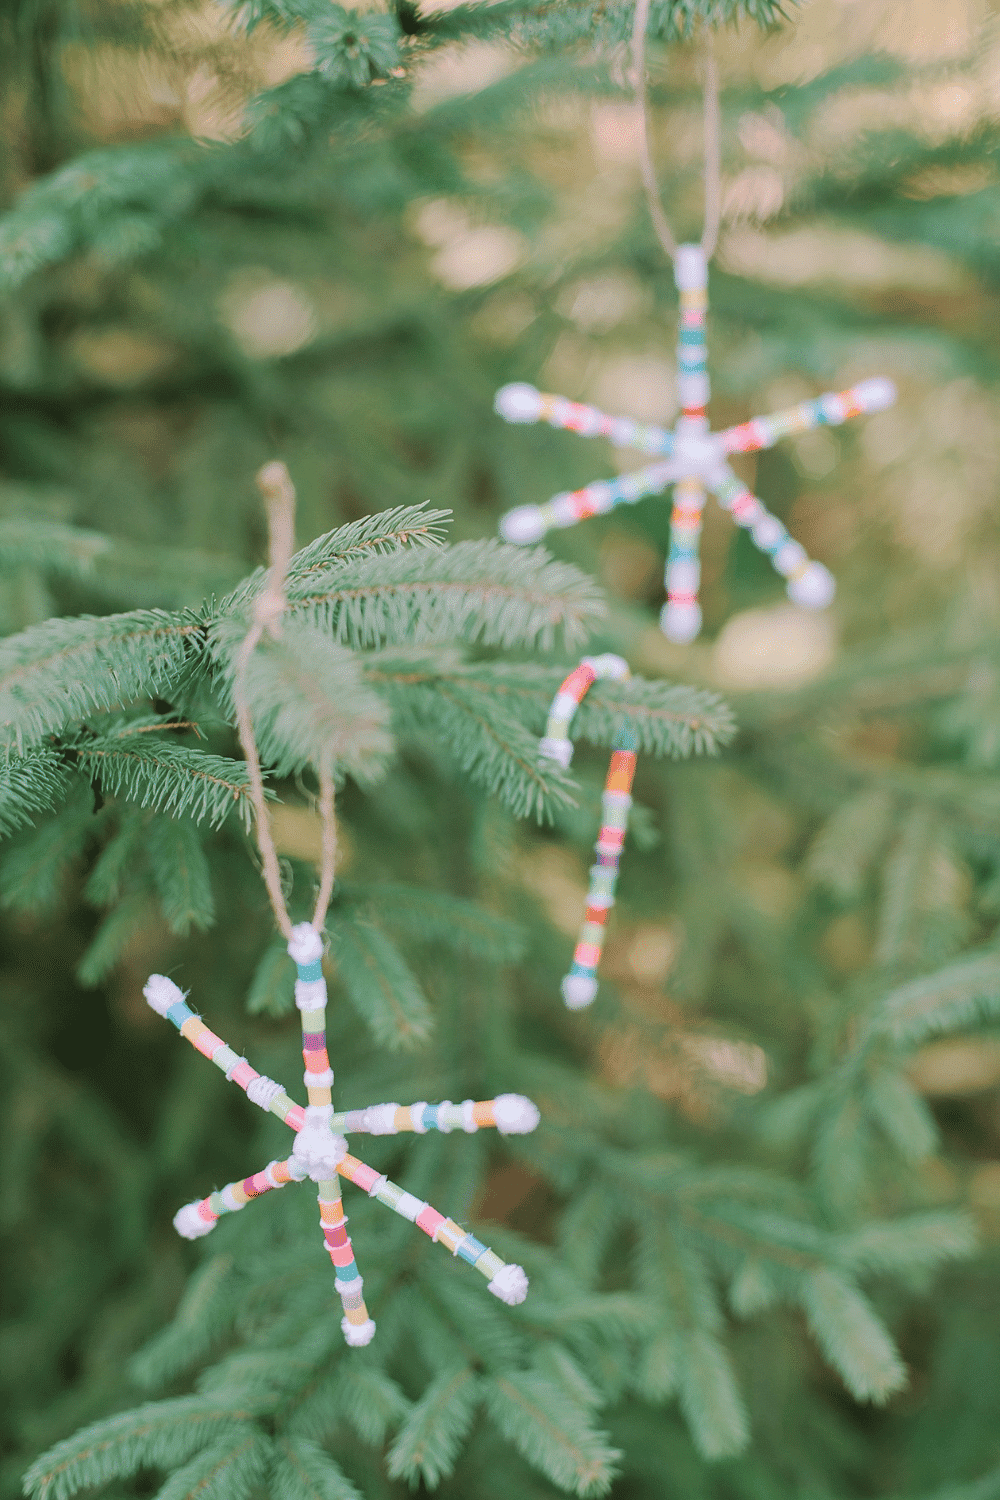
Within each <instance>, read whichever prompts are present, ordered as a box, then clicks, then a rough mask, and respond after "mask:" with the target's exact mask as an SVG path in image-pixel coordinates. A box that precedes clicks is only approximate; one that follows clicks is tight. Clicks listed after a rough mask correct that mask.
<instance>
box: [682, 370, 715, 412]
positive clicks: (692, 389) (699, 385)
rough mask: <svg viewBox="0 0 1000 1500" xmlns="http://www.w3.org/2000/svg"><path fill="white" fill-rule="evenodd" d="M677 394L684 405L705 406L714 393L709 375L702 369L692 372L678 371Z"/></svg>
mask: <svg viewBox="0 0 1000 1500" xmlns="http://www.w3.org/2000/svg"><path fill="white" fill-rule="evenodd" d="M677 394H678V395H679V397H680V400H681V405H682V406H705V405H706V404H707V402H708V398H709V396H710V395H711V394H712V391H711V387H710V386H709V383H708V376H707V375H706V374H704V373H703V372H702V371H700V370H699V371H697V372H692V373H691V374H683V373H678V376H677Z"/></svg>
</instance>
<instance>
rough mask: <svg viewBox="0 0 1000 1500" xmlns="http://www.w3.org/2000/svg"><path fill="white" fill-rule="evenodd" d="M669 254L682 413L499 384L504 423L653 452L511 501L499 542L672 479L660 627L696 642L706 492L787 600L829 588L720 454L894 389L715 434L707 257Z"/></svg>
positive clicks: (865, 389)
mask: <svg viewBox="0 0 1000 1500" xmlns="http://www.w3.org/2000/svg"><path fill="white" fill-rule="evenodd" d="M673 263H674V277H675V280H676V282H677V289H678V292H679V295H680V328H679V332H678V343H677V388H678V397H679V406H680V416H679V417H678V419H677V422H676V424H675V426H674V427H673V428H669V429H668V428H664V427H651V426H646V425H644V424H642V423H640V422H635V421H633V420H632V419H631V418H629V417H611V416H608V415H606V414H605V413H604V412H602V411H598V410H597V409H596V408H595V407H593V406H585V405H582V404H581V403H579V402H576V401H568V400H567V399H566V398H565V397H564V396H551V395H547V394H545V393H543V392H542V391H538V390H536V389H535V387H534V386H531V385H522V384H515V385H505V386H504V387H503V388H502V389H501V390H500V391H498V393H497V398H496V410H497V412H498V414H499V415H500V416H501V417H503V418H504V420H505V421H507V422H517V423H520V422H548V423H549V425H550V426H551V427H565V428H568V429H569V430H570V431H571V432H578V433H580V434H581V436H583V437H606V438H608V439H610V441H611V442H612V443H614V444H615V446H616V447H618V448H636V449H638V450H639V451H640V452H643V453H650V454H657V455H659V458H658V461H657V462H656V463H653V464H650V465H648V467H646V468H644V469H637V470H635V471H634V472H632V473H629V474H623V475H621V477H620V478H618V479H608V480H603V479H599V480H595V481H594V482H593V483H592V484H588V485H585V486H584V488H583V489H581V490H574V491H572V492H570V491H563V492H561V493H560V494H558V495H553V497H552V499H551V500H549V501H547V502H546V503H545V504H544V505H520V506H518V507H517V508H516V509H515V510H511V511H508V512H507V514H506V515H505V516H504V517H503V518H502V520H501V522H500V533H501V535H502V536H503V538H504V540H505V541H508V542H519V543H524V544H527V543H531V542H538V541H540V540H541V538H542V537H543V536H544V535H545V533H546V532H547V531H549V530H550V529H551V528H553V527H556V526H574V525H575V524H576V523H577V521H583V520H585V519H586V518H587V517H588V516H594V515H602V514H604V513H605V512H606V511H610V510H613V509H614V508H615V506H617V505H634V504H635V502H636V501H637V500H641V499H642V498H643V496H645V495H659V494H662V493H663V492H664V491H665V490H667V489H669V488H670V487H671V486H672V487H673V489H674V501H673V510H672V513H671V517H670V553H669V556H668V559H667V566H666V574H665V580H664V581H665V585H666V591H667V602H666V604H665V605H664V606H663V609H662V610H661V612H660V628H661V629H662V631H663V633H664V635H665V636H666V637H667V638H668V640H671V641H677V642H687V641H692V640H694V638H695V636H697V634H698V632H699V630H700V629H701V607H700V605H699V603H698V588H699V584H700V581H701V564H700V562H699V557H698V545H699V538H700V536H701V525H702V511H703V510H704V507H705V501H706V499H707V494H708V492H709V491H710V492H711V493H712V494H713V495H714V496H715V497H716V499H717V500H718V502H719V504H720V505H721V506H722V507H723V509H724V510H728V511H729V512H730V514H731V515H732V517H733V519H734V520H735V521H736V523H737V525H739V526H743V527H745V529H746V530H747V532H748V533H749V535H750V537H751V539H752V541H753V542H754V544H755V545H756V546H757V547H758V548H759V549H760V551H761V552H763V553H765V554H766V556H768V557H769V558H770V559H771V562H772V563H773V565H774V567H775V568H776V570H777V571H778V572H779V573H780V574H781V575H782V576H783V577H784V578H786V579H787V580H788V582H787V593H788V597H789V598H790V599H792V600H793V601H794V602H795V603H796V604H801V605H805V606H806V607H807V608H808V609H823V608H825V606H826V605H828V604H829V603H830V601H831V600H832V599H833V596H834V592H835V584H834V580H833V577H832V575H831V574H830V572H829V571H828V569H826V568H825V567H824V566H823V564H822V563H819V562H814V561H812V560H811V559H810V558H809V557H808V556H807V554H806V552H805V550H804V549H803V548H802V547H801V546H800V544H799V543H798V542H796V541H794V540H793V538H792V537H791V536H790V535H789V533H788V531H787V530H786V528H785V527H784V525H783V524H782V523H781V521H779V520H778V518H777V516H773V515H772V514H771V512H770V511H769V510H767V508H766V507H765V506H764V504H763V502H762V501H760V500H759V499H758V498H757V496H756V495H754V494H752V493H751V492H750V490H749V489H748V488H747V486H746V485H745V484H744V483H743V481H742V480H741V479H739V478H738V477H737V475H736V474H735V473H734V472H733V470H732V468H731V467H730V465H729V463H728V458H729V455H730V454H733V453H755V452H759V451H760V450H761V449H763V448H772V447H773V446H774V445H775V443H777V442H778V441H779V440H780V439H781V438H785V437H791V436H793V435H794V434H796V433H800V432H807V431H809V430H810V429H811V428H814V427H832V426H838V425H839V424H840V423H841V422H846V421H847V420H848V418H850V417H855V416H860V415H862V414H863V413H867V412H876V411H883V410H884V409H885V408H886V407H888V406H891V405H892V403H893V401H894V400H895V399H896V388H895V386H894V385H893V383H892V381H891V380H886V379H883V378H878V377H876V378H874V379H871V380H864V381H862V382H861V383H860V384H859V385H855V386H851V387H850V389H848V390H846V391H838V392H828V393H827V394H825V395H822V396H818V397H816V399H815V400H813V401H804V402H802V404H801V405H799V406H795V407H792V408H790V409H789V410H788V411H782V412H774V413H772V414H771V415H770V416H764V417H753V418H752V419H751V420H750V421H749V422H744V423H742V424H741V425H740V426H738V427H728V428H726V429H725V430H724V431H723V432H712V431H711V430H710V428H709V422H708V417H707V415H706V411H705V408H706V406H707V404H708V399H709V380H708V370H707V367H706V355H707V351H706V348H705V317H706V313H707V310H708V258H707V256H706V254H705V251H704V249H703V248H702V246H700V245H678V246H677V247H676V250H675V252H674V254H673Z"/></svg>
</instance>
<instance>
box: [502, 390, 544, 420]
mask: <svg viewBox="0 0 1000 1500" xmlns="http://www.w3.org/2000/svg"><path fill="white" fill-rule="evenodd" d="M493 410H494V411H495V412H496V414H497V416H498V417H503V419H504V421H505V422H537V421H538V418H539V416H540V415H541V410H542V395H541V392H540V391H537V390H536V389H535V387H534V386H533V385H526V384H525V383H524V382H523V381H515V382H514V384H513V385H505V386H501V388H500V390H498V391H497V393H496V398H495V400H494V402H493Z"/></svg>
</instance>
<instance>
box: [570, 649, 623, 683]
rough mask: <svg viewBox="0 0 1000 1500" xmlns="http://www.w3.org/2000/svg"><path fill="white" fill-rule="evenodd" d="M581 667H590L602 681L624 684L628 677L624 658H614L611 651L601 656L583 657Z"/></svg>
mask: <svg viewBox="0 0 1000 1500" xmlns="http://www.w3.org/2000/svg"><path fill="white" fill-rule="evenodd" d="M582 665H584V666H587V667H590V668H591V670H592V671H593V673H594V675H595V677H600V678H601V680H602V681H608V682H624V681H625V680H626V678H627V677H628V676H629V675H630V674H629V665H628V662H627V661H626V660H625V658H624V656H616V655H615V654H614V652H613V651H606V652H605V653H604V655H603V656H585V657H584V658H583V663H582Z"/></svg>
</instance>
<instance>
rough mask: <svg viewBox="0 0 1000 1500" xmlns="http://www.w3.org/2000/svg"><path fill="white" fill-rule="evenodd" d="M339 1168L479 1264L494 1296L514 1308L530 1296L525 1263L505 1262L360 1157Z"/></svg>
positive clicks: (440, 1242) (437, 1240)
mask: <svg viewBox="0 0 1000 1500" xmlns="http://www.w3.org/2000/svg"><path fill="white" fill-rule="evenodd" d="M339 1170H340V1173H341V1176H343V1177H346V1178H347V1179H348V1180H349V1181H350V1182H353V1183H354V1184H355V1185H356V1186H357V1187H359V1188H361V1189H362V1190H363V1191H364V1192H366V1193H367V1194H368V1196H369V1198H375V1199H376V1200H377V1201H378V1202H379V1203H383V1204H385V1206H386V1208H391V1209H392V1211H393V1213H396V1214H399V1215H400V1217H401V1218H404V1219H409V1221H410V1223H411V1224H416V1226H417V1228H418V1229H422V1230H423V1231H424V1234H426V1235H428V1236H429V1237H430V1238H431V1239H432V1240H433V1241H434V1243H435V1244H438V1245H443V1246H444V1247H445V1249H446V1250H450V1251H451V1253H452V1255H459V1256H461V1258H462V1260H464V1261H467V1262H468V1264H469V1265H470V1266H475V1268H476V1270H477V1271H478V1272H479V1273H480V1274H481V1275H482V1276H485V1277H486V1280H487V1282H488V1283H489V1287H488V1290H489V1291H491V1292H492V1293H493V1295H494V1297H499V1298H500V1301H501V1302H506V1303H507V1304H508V1306H510V1307H514V1306H516V1305H517V1303H519V1302H523V1301H524V1299H525V1297H526V1296H527V1295H528V1278H527V1276H526V1275H525V1273H524V1268H523V1267H522V1266H518V1265H514V1264H513V1263H505V1262H504V1261H502V1260H501V1259H500V1256H499V1255H497V1253H496V1252H495V1251H494V1250H491V1249H490V1248H489V1246H488V1245H484V1244H483V1243H482V1241H481V1240H478V1239H477V1238H476V1236H475V1235H474V1234H470V1233H469V1232H468V1231H467V1230H465V1229H463V1228H462V1227H461V1225H460V1224H456V1223H455V1221H454V1219H446V1218H445V1216H444V1214H441V1213H438V1211H437V1209H436V1208H432V1207H431V1205H430V1204H429V1203H424V1202H422V1201H421V1200H420V1199H419V1198H415V1197H414V1196H413V1194H412V1193H408V1192H407V1191H406V1190H405V1188H401V1187H400V1186H399V1185H398V1184H397V1183H395V1182H390V1180H389V1178H388V1177H386V1176H384V1174H382V1173H380V1172H376V1171H375V1168H374V1167H369V1166H368V1165H367V1163H366V1162H363V1161H359V1160H358V1158H357V1157H356V1156H345V1157H344V1159H343V1161H342V1162H341V1164H340V1168H339Z"/></svg>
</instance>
